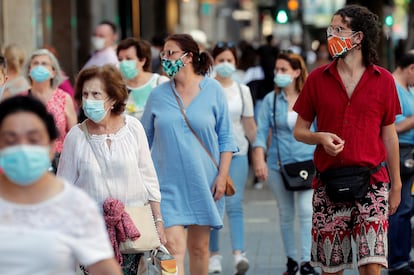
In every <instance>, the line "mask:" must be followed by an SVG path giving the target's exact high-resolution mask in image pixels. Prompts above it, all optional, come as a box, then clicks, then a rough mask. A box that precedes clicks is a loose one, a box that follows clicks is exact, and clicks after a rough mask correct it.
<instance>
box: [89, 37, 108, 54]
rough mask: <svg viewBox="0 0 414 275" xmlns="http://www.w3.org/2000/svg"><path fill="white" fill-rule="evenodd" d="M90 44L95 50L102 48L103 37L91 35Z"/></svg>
mask: <svg viewBox="0 0 414 275" xmlns="http://www.w3.org/2000/svg"><path fill="white" fill-rule="evenodd" d="M92 46H93V48H94V49H95V50H97V51H100V50H102V49H103V48H104V47H105V39H104V38H102V37H97V36H92Z"/></svg>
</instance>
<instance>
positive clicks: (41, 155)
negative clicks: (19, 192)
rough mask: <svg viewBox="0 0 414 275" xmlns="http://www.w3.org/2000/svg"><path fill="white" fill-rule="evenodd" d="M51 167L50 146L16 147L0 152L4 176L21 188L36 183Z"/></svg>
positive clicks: (0, 165)
mask: <svg viewBox="0 0 414 275" xmlns="http://www.w3.org/2000/svg"><path fill="white" fill-rule="evenodd" d="M50 165H51V163H50V158H49V147H48V146H40V145H16V146H11V147H7V148H5V149H3V150H1V151H0V167H1V168H2V169H3V172H4V174H5V175H6V177H7V178H8V179H9V180H10V181H12V182H14V183H16V184H18V185H21V186H27V185H31V184H33V183H35V182H36V181H37V180H38V179H40V178H41V177H42V176H43V175H44V174H45V173H46V172H47V171H48V169H49V168H50Z"/></svg>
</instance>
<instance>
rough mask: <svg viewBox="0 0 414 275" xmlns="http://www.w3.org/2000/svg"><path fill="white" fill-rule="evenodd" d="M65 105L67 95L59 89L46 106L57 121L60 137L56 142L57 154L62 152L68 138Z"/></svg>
mask: <svg viewBox="0 0 414 275" xmlns="http://www.w3.org/2000/svg"><path fill="white" fill-rule="evenodd" d="M65 103H66V93H65V92H64V91H63V90H61V89H59V88H57V89H56V90H55V91H54V93H53V95H52V98H51V99H49V101H48V102H47V104H46V108H47V110H48V111H49V112H50V113H51V114H52V115H53V118H54V119H55V123H56V127H57V129H58V131H59V137H58V139H57V140H56V146H55V150H56V153H60V152H62V148H63V140H64V139H65V137H66V134H67V131H68V127H67V121H66V115H65Z"/></svg>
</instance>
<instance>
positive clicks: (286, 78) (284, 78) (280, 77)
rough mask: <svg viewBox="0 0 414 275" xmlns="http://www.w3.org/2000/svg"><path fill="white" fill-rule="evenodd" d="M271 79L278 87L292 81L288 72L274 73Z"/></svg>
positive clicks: (282, 86) (287, 84) (283, 86)
mask: <svg viewBox="0 0 414 275" xmlns="http://www.w3.org/2000/svg"><path fill="white" fill-rule="evenodd" d="M273 81H274V82H275V84H276V86H278V87H280V88H285V87H287V86H289V85H290V83H292V81H293V79H292V76H291V75H290V74H276V75H275V77H274V78H273Z"/></svg>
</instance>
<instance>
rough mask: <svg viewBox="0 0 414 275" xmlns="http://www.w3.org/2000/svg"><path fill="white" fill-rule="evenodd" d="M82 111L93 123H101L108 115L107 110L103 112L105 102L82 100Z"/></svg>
mask: <svg viewBox="0 0 414 275" xmlns="http://www.w3.org/2000/svg"><path fill="white" fill-rule="evenodd" d="M82 109H83V111H84V112H85V115H86V116H87V117H88V118H89V119H90V120H92V121H93V122H95V123H98V122H100V121H102V120H103V119H104V118H105V116H106V114H107V113H108V110H105V100H89V99H84V100H83V101H82Z"/></svg>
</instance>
